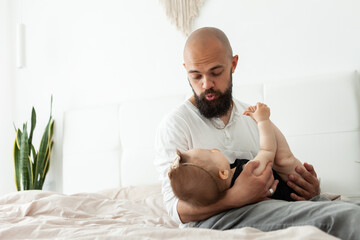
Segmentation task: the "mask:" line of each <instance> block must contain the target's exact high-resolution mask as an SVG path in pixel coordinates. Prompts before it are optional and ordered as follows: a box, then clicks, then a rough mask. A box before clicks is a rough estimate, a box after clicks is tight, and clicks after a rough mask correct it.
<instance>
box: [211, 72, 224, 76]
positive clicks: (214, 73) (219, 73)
mask: <svg viewBox="0 0 360 240" xmlns="http://www.w3.org/2000/svg"><path fill="white" fill-rule="evenodd" d="M222 73H223V71H216V72H212V75H213V76H214V77H216V76H220V75H221V74H222Z"/></svg>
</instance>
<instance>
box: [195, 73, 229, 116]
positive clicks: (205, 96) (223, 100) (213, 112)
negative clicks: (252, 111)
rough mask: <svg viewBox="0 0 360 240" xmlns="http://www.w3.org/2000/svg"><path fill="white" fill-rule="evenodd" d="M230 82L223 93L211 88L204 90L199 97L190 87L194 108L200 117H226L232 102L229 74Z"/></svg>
mask: <svg viewBox="0 0 360 240" xmlns="http://www.w3.org/2000/svg"><path fill="white" fill-rule="evenodd" d="M229 78H230V82H229V86H228V88H227V89H225V91H224V92H222V91H220V90H214V89H213V88H210V89H206V90H205V91H204V92H202V93H201V94H200V95H197V94H196V92H195V90H194V88H193V87H192V86H191V88H192V90H193V93H194V97H195V102H196V106H197V108H198V109H199V112H200V113H201V115H203V116H204V117H206V118H213V117H221V116H224V115H226V113H227V112H228V110H229V109H230V106H231V100H232V74H231V73H230V76H229ZM190 85H191V84H190Z"/></svg>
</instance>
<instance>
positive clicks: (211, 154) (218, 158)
mask: <svg viewBox="0 0 360 240" xmlns="http://www.w3.org/2000/svg"><path fill="white" fill-rule="evenodd" d="M187 154H188V155H189V156H190V159H191V161H193V162H194V163H199V164H202V165H203V164H206V165H214V166H215V167H216V168H217V169H219V170H229V169H230V165H229V161H228V160H227V158H226V157H225V155H224V154H222V152H220V151H219V150H218V149H202V148H194V149H191V150H189V151H188V152H187Z"/></svg>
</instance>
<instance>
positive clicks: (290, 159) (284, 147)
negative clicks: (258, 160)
mask: <svg viewBox="0 0 360 240" xmlns="http://www.w3.org/2000/svg"><path fill="white" fill-rule="evenodd" d="M272 126H273V130H274V133H275V138H276V142H277V149H276V153H275V160H274V165H273V168H274V170H275V171H276V172H277V173H278V174H279V175H280V177H281V178H282V179H283V180H284V181H287V180H288V178H289V177H288V176H289V174H297V173H296V172H295V167H296V166H300V167H302V168H303V165H302V163H301V162H300V161H299V160H298V159H297V158H296V157H295V156H294V154H293V153H292V152H291V150H290V147H289V145H288V143H287V141H286V138H285V137H284V135H283V134H282V132H281V131H280V130H279V129H278V128H277V127H276V126H275V124H274V123H272Z"/></svg>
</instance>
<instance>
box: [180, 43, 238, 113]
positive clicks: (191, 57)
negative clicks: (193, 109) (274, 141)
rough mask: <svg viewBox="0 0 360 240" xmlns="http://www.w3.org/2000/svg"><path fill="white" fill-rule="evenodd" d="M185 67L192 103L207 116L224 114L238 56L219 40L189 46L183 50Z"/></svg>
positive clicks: (230, 97)
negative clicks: (233, 54) (191, 91)
mask: <svg viewBox="0 0 360 240" xmlns="http://www.w3.org/2000/svg"><path fill="white" fill-rule="evenodd" d="M184 61H185V63H184V67H185V68H186V71H187V74H188V79H189V83H190V85H191V88H192V90H193V92H194V102H193V103H194V104H195V105H196V106H197V108H198V109H199V111H200V113H201V114H202V115H203V116H205V117H206V118H212V117H221V116H224V115H226V114H227V112H228V110H229V109H230V106H231V100H232V73H233V70H234V69H235V67H236V64H237V56H235V57H232V58H231V57H229V56H228V55H226V51H225V49H224V47H223V45H222V44H221V43H219V42H218V41H216V40H214V41H209V42H207V44H206V45H199V44H198V45H197V44H196V43H195V44H194V45H191V46H189V47H188V48H187V49H186V50H185V53H184Z"/></svg>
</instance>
